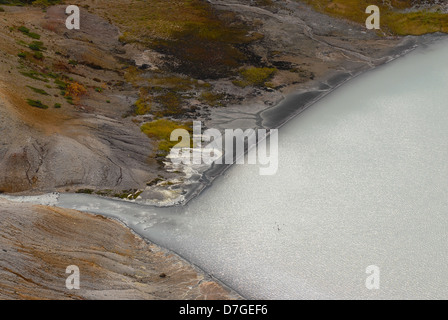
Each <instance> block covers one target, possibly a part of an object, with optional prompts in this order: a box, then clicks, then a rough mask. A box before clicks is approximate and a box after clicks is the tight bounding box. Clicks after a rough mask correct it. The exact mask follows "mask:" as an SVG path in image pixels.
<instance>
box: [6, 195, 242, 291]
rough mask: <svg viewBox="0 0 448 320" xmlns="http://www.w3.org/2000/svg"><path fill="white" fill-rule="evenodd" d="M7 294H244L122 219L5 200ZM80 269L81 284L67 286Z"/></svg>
mask: <svg viewBox="0 0 448 320" xmlns="http://www.w3.org/2000/svg"><path fill="white" fill-rule="evenodd" d="M0 218H1V219H0V299H108V300H109V299H188V300H202V299H239V298H240V297H239V296H238V295H237V294H236V293H234V292H231V291H230V290H229V289H227V288H224V287H223V286H222V285H221V284H218V283H217V282H216V281H214V280H213V279H210V278H208V277H207V276H206V275H204V274H203V273H201V272H200V271H199V270H197V269H195V268H194V267H192V266H190V265H189V264H188V263H187V262H186V261H184V260H182V259H181V258H179V257H178V256H174V255H173V254H171V253H169V252H166V251H164V250H162V249H160V248H158V247H156V246H155V245H152V244H148V243H146V242H144V241H143V240H142V239H141V238H139V237H137V236H136V235H134V234H133V233H132V232H131V231H130V230H128V229H127V228H126V227H124V226H123V225H121V224H120V223H118V222H116V221H112V220H109V219H106V218H102V217H99V216H92V215H89V214H85V213H81V212H77V211H73V210H63V209H57V208H48V207H42V206H33V205H29V204H17V203H14V204H13V203H11V202H8V201H6V200H0ZM71 265H76V266H78V268H79V270H80V289H79V290H68V289H67V288H66V279H67V277H68V276H69V274H66V268H67V267H68V266H71Z"/></svg>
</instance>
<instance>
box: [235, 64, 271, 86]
mask: <svg viewBox="0 0 448 320" xmlns="http://www.w3.org/2000/svg"><path fill="white" fill-rule="evenodd" d="M275 72H277V69H275V68H256V67H249V68H246V69H243V70H241V71H240V76H241V78H242V80H235V81H233V83H234V84H235V85H237V86H239V87H247V86H259V87H261V86H265V83H266V82H267V81H268V80H269V79H271V78H272V76H273V75H274V74H275Z"/></svg>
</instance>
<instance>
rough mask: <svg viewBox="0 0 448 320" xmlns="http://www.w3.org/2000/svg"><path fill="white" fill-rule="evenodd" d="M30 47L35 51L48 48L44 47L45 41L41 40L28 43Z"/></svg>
mask: <svg viewBox="0 0 448 320" xmlns="http://www.w3.org/2000/svg"><path fill="white" fill-rule="evenodd" d="M28 48H30V49H31V50H33V51H43V50H45V49H46V48H45V47H44V43H43V42H41V41H33V42H31V43H30V44H29V45H28Z"/></svg>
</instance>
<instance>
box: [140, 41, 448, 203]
mask: <svg viewBox="0 0 448 320" xmlns="http://www.w3.org/2000/svg"><path fill="white" fill-rule="evenodd" d="M447 37H448V35H445V34H443V33H436V34H429V35H424V36H407V37H404V38H403V40H402V42H403V43H402V44H401V45H400V46H398V47H394V48H392V49H391V50H390V52H389V55H387V56H385V57H383V58H382V59H381V60H385V61H383V62H381V63H379V64H378V65H375V66H373V67H370V68H365V69H362V70H355V71H353V72H352V73H346V72H332V73H330V74H328V75H327V76H326V77H325V78H323V79H318V80H316V81H314V82H315V89H314V90H309V91H305V90H303V91H299V92H296V93H292V94H290V95H287V96H286V97H285V98H284V99H283V100H282V101H280V102H279V103H278V104H277V105H274V106H271V107H268V108H266V109H264V110H262V111H260V112H258V113H257V117H258V118H259V119H258V120H257V123H259V124H260V126H259V127H258V128H256V129H261V128H265V129H280V128H281V127H283V126H284V125H285V124H286V123H288V122H289V121H290V120H292V119H294V118H295V117H298V116H300V114H301V113H302V112H304V111H306V110H307V109H308V108H310V107H312V106H313V105H314V104H315V103H316V102H318V101H319V100H321V99H322V98H324V97H325V96H327V95H329V94H331V93H332V92H333V91H335V90H337V89H338V88H339V87H341V86H342V85H344V84H345V83H347V82H349V81H352V80H353V79H355V78H357V77H358V76H361V75H363V74H365V73H367V72H369V71H372V70H375V69H377V68H380V67H382V66H385V65H387V64H388V63H390V62H393V61H395V60H397V59H399V58H401V57H404V56H406V55H407V54H408V53H410V52H412V51H414V50H415V49H417V48H419V47H420V46H427V45H430V44H432V43H434V42H436V41H439V40H440V39H443V38H447ZM406 42H408V43H406ZM397 51H398V52H397ZM345 75H348V76H347V77H344V76H345ZM326 82H331V84H332V86H329V87H328V89H325V90H319V88H318V87H317V86H318V85H321V84H326ZM301 97H305V98H304V99H305V100H304V101H297V99H300V98H301ZM307 97H308V98H307ZM294 104H297V106H294ZM276 111H277V112H279V113H280V114H281V115H280V117H279V116H277V115H276ZM276 118H277V119H276ZM265 123H267V125H266V124H265ZM245 152H246V153H247V150H246V151H245ZM232 166H233V165H219V166H216V165H214V164H212V165H211V166H210V168H209V169H207V170H206V171H205V172H204V173H203V176H202V177H201V180H202V181H203V182H202V183H201V184H199V185H197V186H195V187H194V188H191V189H190V190H189V192H188V193H187V195H185V199H184V200H183V201H182V202H181V203H179V204H174V205H168V206H163V207H177V206H185V205H187V204H188V203H189V202H190V201H192V200H194V199H195V198H196V197H199V196H200V195H201V194H202V192H204V191H205V190H206V189H207V188H209V187H211V186H212V185H213V181H214V180H215V179H216V178H218V177H220V176H221V175H222V174H224V172H226V171H227V170H228V169H230V168H231V167H232ZM137 202H138V201H137ZM138 203H141V204H144V203H143V202H138Z"/></svg>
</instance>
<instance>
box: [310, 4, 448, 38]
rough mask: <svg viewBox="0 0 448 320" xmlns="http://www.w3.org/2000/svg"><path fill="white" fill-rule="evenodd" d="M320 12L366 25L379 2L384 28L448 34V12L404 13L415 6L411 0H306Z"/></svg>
mask: <svg viewBox="0 0 448 320" xmlns="http://www.w3.org/2000/svg"><path fill="white" fill-rule="evenodd" d="M303 1H304V2H306V3H308V4H310V5H311V6H313V7H314V8H315V9H316V10H317V11H320V12H324V13H326V14H330V15H332V16H336V17H339V18H345V19H348V20H351V21H354V22H358V23H361V24H364V23H365V21H366V18H367V17H368V14H366V13H365V10H366V8H367V7H368V6H369V5H377V6H378V7H379V8H380V10H381V29H382V30H383V31H385V32H390V33H392V34H396V35H422V34H426V33H433V32H445V33H448V14H444V13H440V12H430V11H419V12H404V11H403V9H407V8H411V7H412V1H410V0H391V1H389V2H390V5H391V6H388V5H385V3H386V2H385V1H382V0H312V1H311V0H303Z"/></svg>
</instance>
